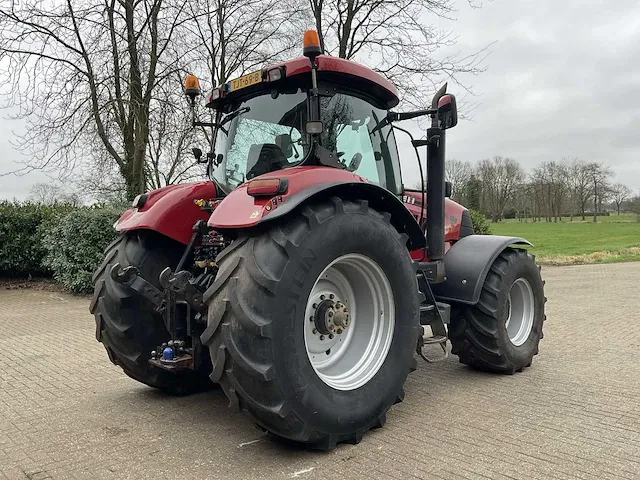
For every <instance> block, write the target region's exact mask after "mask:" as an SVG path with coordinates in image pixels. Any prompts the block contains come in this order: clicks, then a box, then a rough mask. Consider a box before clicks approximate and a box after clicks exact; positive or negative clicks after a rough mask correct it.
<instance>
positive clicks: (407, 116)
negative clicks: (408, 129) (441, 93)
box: [387, 108, 438, 122]
mask: <svg viewBox="0 0 640 480" xmlns="http://www.w3.org/2000/svg"><path fill="white" fill-rule="evenodd" d="M437 111H438V110H437V109H433V108H429V109H427V110H415V111H413V112H389V113H388V115H387V118H388V119H389V121H391V122H401V121H403V120H411V119H412V118H417V117H424V116H425V115H434V114H435V113H437Z"/></svg>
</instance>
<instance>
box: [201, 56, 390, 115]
mask: <svg viewBox="0 0 640 480" xmlns="http://www.w3.org/2000/svg"><path fill="white" fill-rule="evenodd" d="M316 65H317V66H318V72H322V73H321V74H320V75H319V77H318V81H319V82H322V81H323V80H327V81H331V82H334V83H337V84H340V85H343V86H344V87H347V88H349V89H352V90H359V91H362V92H365V93H366V94H367V95H369V96H372V97H374V98H375V99H376V100H377V101H378V102H380V103H381V104H382V105H384V106H386V107H387V109H389V108H393V107H395V106H396V105H398V103H399V102H400V98H399V95H398V90H397V89H396V87H395V86H394V85H393V84H392V83H391V82H390V81H389V80H387V79H386V78H385V77H384V76H382V75H381V74H379V73H377V72H375V71H373V70H372V69H370V68H369V67H366V66H364V65H361V64H359V63H356V62H352V61H351V60H346V59H344V58H338V57H332V56H329V55H318V56H317V57H316ZM274 68H281V69H284V76H285V78H287V79H291V80H293V78H292V77H295V76H297V75H302V74H305V73H309V72H311V62H310V60H309V59H308V58H307V57H298V58H294V59H291V60H287V61H284V62H280V63H275V64H272V65H268V66H265V67H264V68H262V77H263V78H265V76H266V73H267V72H268V71H269V70H272V69H274ZM255 88H258V89H262V88H265V84H264V83H261V84H260V86H258V85H256V86H255ZM252 91H254V88H253V87H250V88H243V89H242V90H241V92H242V94H244V95H248V94H251V92H252ZM242 94H241V95H242ZM232 96H233V97H235V96H236V95H234V94H232ZM236 98H237V97H236ZM208 106H213V102H212V101H211V100H210V103H209V105H208Z"/></svg>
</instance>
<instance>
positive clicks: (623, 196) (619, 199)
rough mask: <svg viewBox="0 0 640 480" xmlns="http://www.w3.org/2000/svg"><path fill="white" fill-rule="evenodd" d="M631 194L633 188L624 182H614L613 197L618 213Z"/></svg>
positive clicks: (612, 187)
mask: <svg viewBox="0 0 640 480" xmlns="http://www.w3.org/2000/svg"><path fill="white" fill-rule="evenodd" d="M630 196H631V189H630V188H629V187H627V186H626V185H624V184H623V183H614V184H613V185H612V186H611V197H612V198H613V201H614V202H615V204H616V209H617V210H618V215H620V206H621V205H622V204H623V203H624V202H625V200H627V199H628V198H629V197H630Z"/></svg>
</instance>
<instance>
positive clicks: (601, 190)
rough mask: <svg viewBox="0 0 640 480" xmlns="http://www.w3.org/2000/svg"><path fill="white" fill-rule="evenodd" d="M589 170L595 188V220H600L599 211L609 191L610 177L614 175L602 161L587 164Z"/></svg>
mask: <svg viewBox="0 0 640 480" xmlns="http://www.w3.org/2000/svg"><path fill="white" fill-rule="evenodd" d="M586 168H587V172H588V176H589V179H590V181H591V185H592V188H593V221H594V223H595V222H597V221H598V211H599V210H601V206H602V202H603V201H604V199H606V197H607V195H608V193H609V187H608V185H607V180H608V178H609V177H610V176H611V175H612V172H611V169H610V168H609V167H606V166H604V165H603V164H601V163H595V162H592V163H589V164H587V167H586Z"/></svg>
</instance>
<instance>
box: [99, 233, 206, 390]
mask: <svg viewBox="0 0 640 480" xmlns="http://www.w3.org/2000/svg"><path fill="white" fill-rule="evenodd" d="M183 249H184V246H182V247H181V245H180V244H178V243H177V242H174V241H172V240H170V239H168V238H166V237H163V236H162V235H160V234H156V233H154V232H141V231H134V232H130V233H126V234H124V235H121V236H119V237H118V238H117V239H116V240H115V241H114V242H113V243H112V244H111V245H109V246H108V247H107V248H106V249H105V258H104V260H103V262H102V264H101V265H100V267H99V268H98V270H97V271H96V272H95V274H94V275H93V282H94V285H95V287H94V295H93V299H92V301H91V306H90V308H89V309H90V311H91V313H92V314H93V315H94V317H95V321H96V339H97V340H98V341H99V342H102V344H103V345H104V348H105V349H106V351H107V354H108V356H109V359H110V360H111V362H112V363H114V364H115V365H119V366H120V367H121V368H122V370H123V371H124V373H126V374H127V375H128V376H129V377H131V378H133V379H134V380H137V381H139V382H142V383H144V384H146V385H149V386H150V387H155V388H159V389H161V390H164V391H166V392H168V393H171V394H175V395H184V394H187V393H191V392H193V391H196V390H201V389H203V388H206V387H207V386H209V385H210V382H209V379H208V378H207V377H206V375H203V374H198V373H197V372H194V371H193V370H186V371H182V372H176V373H174V372H169V371H165V370H162V369H160V368H158V367H154V366H152V365H150V364H149V362H148V360H149V358H150V354H151V351H152V350H155V349H156V347H157V346H158V345H160V344H162V343H163V342H166V341H167V340H169V338H170V337H169V333H168V332H167V329H166V328H165V325H164V320H163V318H162V316H161V315H160V314H159V313H157V312H156V311H155V310H154V306H153V305H152V304H151V303H150V302H149V301H147V300H146V299H145V298H143V297H142V296H140V295H139V294H138V293H137V292H135V291H134V290H132V289H130V288H129V287H128V286H126V285H122V284H120V283H118V282H116V281H115V280H113V279H112V278H111V276H110V275H109V271H110V270H111V267H112V266H113V265H114V264H115V263H119V264H120V265H122V267H126V266H129V265H132V266H135V267H137V268H138V269H139V270H140V274H141V275H142V277H144V278H145V280H147V281H148V282H150V283H152V284H153V285H155V286H156V287H160V285H159V275H160V272H161V271H162V270H163V269H164V268H165V267H167V266H171V267H175V265H176V264H177V263H178V259H179V258H180V255H181V250H183Z"/></svg>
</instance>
